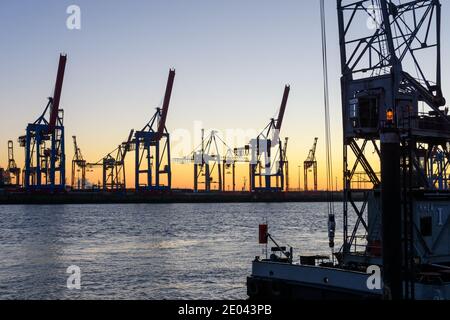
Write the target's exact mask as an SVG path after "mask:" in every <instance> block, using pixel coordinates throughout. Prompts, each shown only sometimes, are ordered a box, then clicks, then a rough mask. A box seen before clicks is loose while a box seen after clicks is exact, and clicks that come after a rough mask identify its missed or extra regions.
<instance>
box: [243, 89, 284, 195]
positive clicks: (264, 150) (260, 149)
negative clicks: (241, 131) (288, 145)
mask: <svg viewBox="0 0 450 320" xmlns="http://www.w3.org/2000/svg"><path fill="white" fill-rule="evenodd" d="M289 92H290V86H288V85H287V86H286V87H285V89H284V94H283V99H282V101H281V106H280V110H279V113H278V118H277V119H276V120H275V119H271V120H270V123H269V124H268V125H267V126H266V128H265V129H264V130H263V132H261V133H260V134H259V135H258V136H257V137H256V139H253V140H251V141H250V151H251V159H250V168H249V169H250V191H251V192H255V191H269V192H280V191H283V190H285V176H284V161H283V156H284V153H283V144H282V142H281V139H280V130H281V126H282V123H283V118H284V114H285V111H286V106H287V102H288V98H289ZM275 148H277V149H275ZM273 151H275V152H273ZM274 178H275V185H274V183H273V181H272V180H273V179H274Z"/></svg>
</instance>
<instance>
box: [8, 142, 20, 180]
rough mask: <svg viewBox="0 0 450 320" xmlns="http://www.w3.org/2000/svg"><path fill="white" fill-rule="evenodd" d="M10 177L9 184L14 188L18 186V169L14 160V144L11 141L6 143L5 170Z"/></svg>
mask: <svg viewBox="0 0 450 320" xmlns="http://www.w3.org/2000/svg"><path fill="white" fill-rule="evenodd" d="M6 171H7V172H8V174H9V176H10V183H11V185H14V186H19V185H20V172H21V170H20V168H18V167H17V164H16V160H15V159H14V144H13V142H12V141H11V140H9V141H8V167H7V169H6Z"/></svg>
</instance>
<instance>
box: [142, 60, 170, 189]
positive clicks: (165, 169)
mask: <svg viewBox="0 0 450 320" xmlns="http://www.w3.org/2000/svg"><path fill="white" fill-rule="evenodd" d="M174 80H175V70H173V69H171V70H170V71H169V78H168V80H167V85H166V91H165V95H164V100H163V105H162V108H157V109H156V112H155V114H154V115H153V117H152V118H151V119H150V121H149V122H148V123H147V125H146V126H145V127H144V128H143V129H142V130H141V131H136V133H135V135H134V144H135V186H136V191H139V190H144V191H167V190H170V189H171V184H172V170H171V163H170V135H169V132H168V130H167V128H166V119H167V114H168V111H169V105H170V99H171V96H172V89H173V83H174ZM141 177H143V178H144V181H143V183H141ZM163 179H165V184H164V181H163Z"/></svg>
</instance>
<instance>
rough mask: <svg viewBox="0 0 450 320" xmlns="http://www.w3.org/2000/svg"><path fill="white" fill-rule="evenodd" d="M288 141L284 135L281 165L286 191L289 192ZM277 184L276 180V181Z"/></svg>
mask: <svg viewBox="0 0 450 320" xmlns="http://www.w3.org/2000/svg"><path fill="white" fill-rule="evenodd" d="M288 142H289V138H288V137H286V138H285V139H284V147H283V167H284V177H285V178H284V180H285V183H286V192H289V161H288V157H287V150H288ZM277 184H278V182H277Z"/></svg>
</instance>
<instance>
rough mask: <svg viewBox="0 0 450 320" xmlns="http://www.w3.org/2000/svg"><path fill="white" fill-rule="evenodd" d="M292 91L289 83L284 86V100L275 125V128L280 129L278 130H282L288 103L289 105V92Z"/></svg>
mask: <svg viewBox="0 0 450 320" xmlns="http://www.w3.org/2000/svg"><path fill="white" fill-rule="evenodd" d="M290 91H291V87H290V86H289V85H287V86H286V87H285V88H284V94H283V100H282V101H281V107H280V112H279V113H278V119H277V123H276V126H275V129H276V130H278V131H280V130H281V125H282V124H283V118H284V113H285V111H286V105H287V102H288V98H289V92H290Z"/></svg>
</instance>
